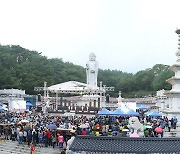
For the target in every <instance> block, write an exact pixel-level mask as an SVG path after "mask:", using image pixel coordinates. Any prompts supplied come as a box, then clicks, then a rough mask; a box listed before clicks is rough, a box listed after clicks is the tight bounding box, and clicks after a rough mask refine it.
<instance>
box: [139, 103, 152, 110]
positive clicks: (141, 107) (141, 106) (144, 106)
mask: <svg viewBox="0 0 180 154" xmlns="http://www.w3.org/2000/svg"><path fill="white" fill-rule="evenodd" d="M136 108H137V109H141V110H143V109H145V110H148V109H149V107H147V106H146V105H142V104H136Z"/></svg>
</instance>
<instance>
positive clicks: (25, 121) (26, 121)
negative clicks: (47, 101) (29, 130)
mask: <svg viewBox="0 0 180 154" xmlns="http://www.w3.org/2000/svg"><path fill="white" fill-rule="evenodd" d="M21 122H22V123H28V122H29V120H26V119H24V120H21Z"/></svg>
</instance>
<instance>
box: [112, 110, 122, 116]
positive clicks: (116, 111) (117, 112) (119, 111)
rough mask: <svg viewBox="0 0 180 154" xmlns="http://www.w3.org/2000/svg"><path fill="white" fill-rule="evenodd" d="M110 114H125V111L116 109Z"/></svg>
mask: <svg viewBox="0 0 180 154" xmlns="http://www.w3.org/2000/svg"><path fill="white" fill-rule="evenodd" d="M110 115H113V116H125V113H124V112H123V111H122V110H121V109H116V110H115V111H114V112H112V113H111V114H110Z"/></svg>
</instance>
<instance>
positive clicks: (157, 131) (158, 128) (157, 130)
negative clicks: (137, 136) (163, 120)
mask: <svg viewBox="0 0 180 154" xmlns="http://www.w3.org/2000/svg"><path fill="white" fill-rule="evenodd" d="M155 132H156V133H162V132H163V129H162V128H161V127H156V128H155Z"/></svg>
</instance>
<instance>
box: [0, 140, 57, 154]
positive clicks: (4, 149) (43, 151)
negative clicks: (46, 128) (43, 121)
mask: <svg viewBox="0 0 180 154" xmlns="http://www.w3.org/2000/svg"><path fill="white" fill-rule="evenodd" d="M0 154H30V148H29V147H28V146H27V144H25V145H24V144H21V145H19V144H18V142H16V141H9V140H7V141H5V142H0ZM36 154H60V150H59V149H58V148H55V149H53V148H52V147H47V148H45V147H42V148H40V147H37V146H36Z"/></svg>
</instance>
